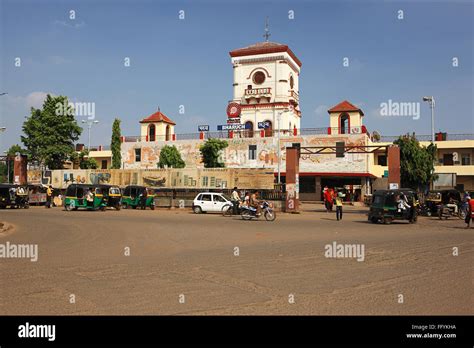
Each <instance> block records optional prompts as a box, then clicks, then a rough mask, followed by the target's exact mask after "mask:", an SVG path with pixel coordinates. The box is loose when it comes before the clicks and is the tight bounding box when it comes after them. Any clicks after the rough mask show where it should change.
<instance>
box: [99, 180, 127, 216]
mask: <svg viewBox="0 0 474 348" xmlns="http://www.w3.org/2000/svg"><path fill="white" fill-rule="evenodd" d="M97 188H98V189H100V192H101V193H100V194H98V196H99V197H100V195H102V197H103V198H104V199H105V200H106V202H107V206H108V207H111V208H114V209H117V210H120V208H121V207H122V191H121V190H120V187H118V186H116V185H106V184H100V185H97Z"/></svg>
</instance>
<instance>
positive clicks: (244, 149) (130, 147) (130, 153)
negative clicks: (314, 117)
mask: <svg viewBox="0 0 474 348" xmlns="http://www.w3.org/2000/svg"><path fill="white" fill-rule="evenodd" d="M227 141H228V143H229V146H228V147H227V148H226V149H225V150H224V151H223V160H224V163H225V165H226V167H227V168H268V169H273V170H274V171H276V169H277V166H278V140H277V138H276V137H268V138H234V139H227ZM338 141H344V142H345V143H346V144H347V145H360V146H362V145H367V142H368V138H367V136H366V135H365V134H360V135H341V136H335V135H307V136H297V137H293V136H291V137H285V136H283V137H281V141H280V146H281V149H280V151H281V170H282V171H285V160H286V151H285V148H286V146H291V144H292V143H300V144H301V146H335V144H336V142H338ZM202 143H203V141H202V140H181V141H175V142H172V143H171V144H172V145H174V146H176V147H177V149H178V151H179V152H180V153H181V157H182V158H183V160H184V162H185V163H186V168H202V167H203V164H202V161H201V157H200V152H199V146H200V145H201V144H202ZM166 144H170V143H165V142H163V141H157V142H136V143H122V159H123V160H124V166H125V169H139V168H148V169H151V168H156V167H157V162H158V160H159V157H160V149H161V148H162V147H163V146H164V145H166ZM251 146H252V148H253V147H255V146H256V150H255V152H253V151H252V148H251ZM135 149H141V154H142V156H141V161H140V162H135ZM368 161H370V156H369V155H367V154H346V156H345V157H344V158H336V156H335V155H328V154H320V155H312V156H301V160H300V172H303V173H304V172H307V173H308V172H311V173H334V172H338V173H367V172H368V170H369V163H368ZM183 179H184V178H183Z"/></svg>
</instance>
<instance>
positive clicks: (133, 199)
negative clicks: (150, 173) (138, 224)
mask: <svg viewBox="0 0 474 348" xmlns="http://www.w3.org/2000/svg"><path fill="white" fill-rule="evenodd" d="M145 190H146V193H147V199H146V203H145V208H146V207H149V208H150V209H151V210H155V190H154V189H152V188H150V187H145V186H137V185H130V186H127V187H125V190H124V191H123V196H122V206H123V207H124V208H127V209H130V208H132V209H136V208H137V207H141V206H142V202H141V199H142V196H143V193H144V192H145Z"/></svg>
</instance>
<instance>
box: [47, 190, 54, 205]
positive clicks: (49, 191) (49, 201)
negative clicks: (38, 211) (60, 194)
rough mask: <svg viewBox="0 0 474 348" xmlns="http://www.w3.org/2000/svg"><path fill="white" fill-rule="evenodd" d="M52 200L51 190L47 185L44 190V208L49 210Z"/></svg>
mask: <svg viewBox="0 0 474 348" xmlns="http://www.w3.org/2000/svg"><path fill="white" fill-rule="evenodd" d="M52 198H53V188H52V187H51V185H48V188H47V189H46V208H51V200H52Z"/></svg>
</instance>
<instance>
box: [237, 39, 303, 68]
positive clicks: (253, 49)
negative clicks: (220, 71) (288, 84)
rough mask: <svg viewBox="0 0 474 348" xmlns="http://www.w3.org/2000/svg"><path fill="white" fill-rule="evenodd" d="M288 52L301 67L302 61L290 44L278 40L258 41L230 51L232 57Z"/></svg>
mask: <svg viewBox="0 0 474 348" xmlns="http://www.w3.org/2000/svg"><path fill="white" fill-rule="evenodd" d="M278 52H286V53H288V54H289V55H290V57H291V58H293V60H294V61H295V62H296V64H298V66H299V67H301V61H300V60H299V59H298V58H297V57H296V55H295V54H294V53H293V51H292V50H291V49H290V48H289V47H288V45H283V44H280V43H276V42H267V41H265V42H258V43H256V44H253V45H250V46H247V47H243V48H238V49H235V50H233V51H230V52H229V54H230V56H231V57H242V56H252V55H255V54H266V53H278Z"/></svg>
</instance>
